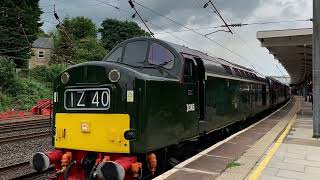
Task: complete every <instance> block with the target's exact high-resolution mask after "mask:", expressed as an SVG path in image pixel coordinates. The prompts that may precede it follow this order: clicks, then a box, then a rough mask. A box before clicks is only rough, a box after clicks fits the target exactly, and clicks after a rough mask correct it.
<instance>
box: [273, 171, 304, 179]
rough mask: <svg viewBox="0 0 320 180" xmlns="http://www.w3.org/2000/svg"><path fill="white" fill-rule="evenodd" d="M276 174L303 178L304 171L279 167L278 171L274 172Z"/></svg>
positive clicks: (284, 176)
mask: <svg viewBox="0 0 320 180" xmlns="http://www.w3.org/2000/svg"><path fill="white" fill-rule="evenodd" d="M276 176H277V177H283V178H292V179H304V178H305V173H303V172H297V171H289V170H282V169H280V170H279V172H278V173H277V174H276Z"/></svg>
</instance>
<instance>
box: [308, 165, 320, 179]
mask: <svg viewBox="0 0 320 180" xmlns="http://www.w3.org/2000/svg"><path fill="white" fill-rule="evenodd" d="M305 172H306V173H307V174H318V176H319V179H320V167H311V166H306V168H305Z"/></svg>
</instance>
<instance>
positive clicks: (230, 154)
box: [208, 143, 249, 159]
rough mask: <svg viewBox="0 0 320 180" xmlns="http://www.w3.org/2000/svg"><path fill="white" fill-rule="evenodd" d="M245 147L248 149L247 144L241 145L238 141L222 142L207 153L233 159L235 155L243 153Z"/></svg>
mask: <svg viewBox="0 0 320 180" xmlns="http://www.w3.org/2000/svg"><path fill="white" fill-rule="evenodd" d="M247 149H249V146H246V145H242V144H239V143H237V144H233V143H224V144H223V145H221V146H219V147H217V148H216V149H214V150H212V151H210V152H208V154H209V155H213V156H221V157H227V158H232V159H235V158H236V157H238V156H240V155H241V154H243V153H244V152H245V151H246V150H247Z"/></svg>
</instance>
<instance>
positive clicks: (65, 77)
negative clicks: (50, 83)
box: [61, 72, 70, 84]
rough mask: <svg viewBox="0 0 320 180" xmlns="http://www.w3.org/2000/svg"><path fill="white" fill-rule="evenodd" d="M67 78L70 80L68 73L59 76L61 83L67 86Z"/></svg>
mask: <svg viewBox="0 0 320 180" xmlns="http://www.w3.org/2000/svg"><path fill="white" fill-rule="evenodd" d="M69 78H70V75H69V73H67V72H64V73H63V74H62V75H61V82H62V83H63V84H67V83H68V82H69Z"/></svg>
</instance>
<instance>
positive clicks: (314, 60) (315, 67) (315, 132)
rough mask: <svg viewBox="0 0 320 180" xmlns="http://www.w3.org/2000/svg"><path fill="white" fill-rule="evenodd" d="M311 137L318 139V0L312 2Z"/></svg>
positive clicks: (319, 49)
mask: <svg viewBox="0 0 320 180" xmlns="http://www.w3.org/2000/svg"><path fill="white" fill-rule="evenodd" d="M312 37H313V38H312V39H313V45H312V47H313V49H312V52H313V55H312V76H313V80H312V83H313V137H314V138H320V0H313V36H312Z"/></svg>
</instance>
